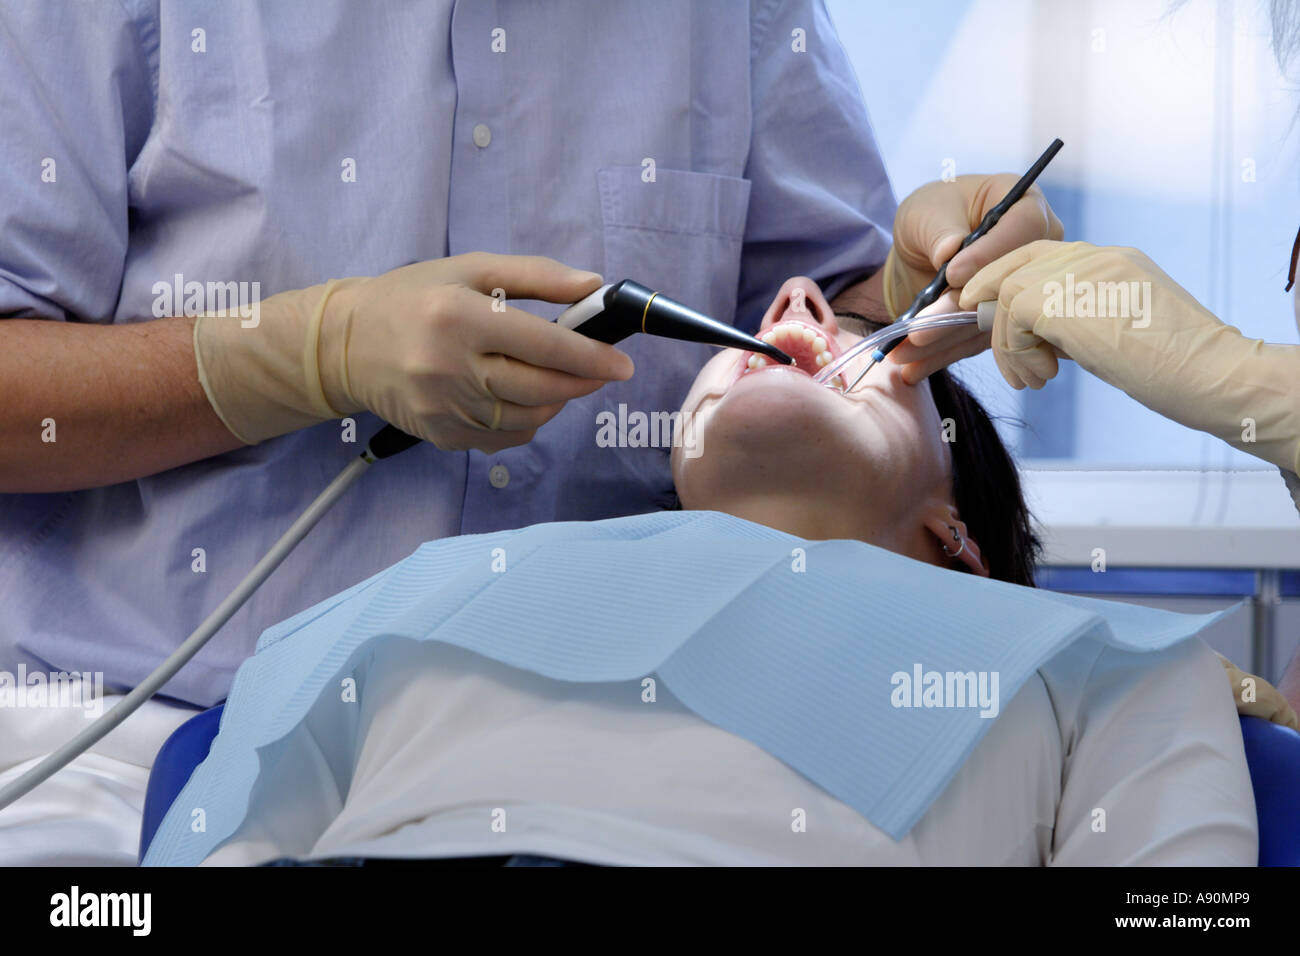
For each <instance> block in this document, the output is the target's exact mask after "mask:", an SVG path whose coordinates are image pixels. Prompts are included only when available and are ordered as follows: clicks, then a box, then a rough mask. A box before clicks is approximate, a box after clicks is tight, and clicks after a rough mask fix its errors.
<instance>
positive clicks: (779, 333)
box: [749, 322, 835, 368]
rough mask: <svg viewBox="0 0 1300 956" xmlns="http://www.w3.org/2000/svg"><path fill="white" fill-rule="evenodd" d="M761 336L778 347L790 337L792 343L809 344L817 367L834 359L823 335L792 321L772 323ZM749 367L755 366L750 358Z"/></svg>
mask: <svg viewBox="0 0 1300 956" xmlns="http://www.w3.org/2000/svg"><path fill="white" fill-rule="evenodd" d="M762 338H763V341H764V342H766V343H767V344H768V345H775V346H777V347H778V348H779V347H780V346H781V343H782V342H785V341H787V340H790V339H793V340H794V341H793V343H792V344H798V343H799V342H803V344H805V345H808V346H811V347H812V352H813V355H814V356H815V358H814V361H816V363H817V366H818V367H819V368H821V367H823V366H826V365H829V364H830V363H831V362H832V361H834V359H835V356H834V355H832V354H831V352H830V349H829V348H828V347H827V346H828V343H827V341H826V338H825V337H824V336H821V335H818V334H817V333H815V332H814V331H813V330H812V329H810V328H807V327H806V326H803V325H799V324H797V323H794V322H786V323H782V324H780V325H774V326H772V328H770V329H768V330H767V331H766V332H764V333H763V336H762ZM749 367H750V368H755V367H757V366H755V364H754V360H753V359H752V358H751V359H750V362H749Z"/></svg>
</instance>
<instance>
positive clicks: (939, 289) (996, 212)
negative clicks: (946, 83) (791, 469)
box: [844, 139, 1065, 392]
mask: <svg viewBox="0 0 1300 956" xmlns="http://www.w3.org/2000/svg"><path fill="white" fill-rule="evenodd" d="M1064 145H1065V144H1064V143H1063V142H1061V141H1060V140H1059V139H1054V140H1052V145H1051V146H1048V147H1047V149H1045V150H1044V151H1043V155H1042V156H1039V157H1038V159H1037V160H1035V161H1034V165H1032V166H1030V167H1029V169H1028V171H1027V172H1026V173H1025V174H1024V175H1023V176H1021V177H1020V180H1019V181H1018V182H1017V183H1016V184H1015V185H1014V186H1012V187H1011V191H1010V192H1008V193H1007V194H1006V195H1005V196H1003V197H1002V201H1001V202H999V203H998V204H997V205H996V206H994V207H993V208H992V209H990V210H989V211H988V212H987V213H985V214H984V218H983V219H981V220H980V224H979V225H978V226H976V227H975V231H974V232H972V233H971V234H970V235H969V236H967V237H966V238H965V239H963V240H962V241H961V245H960V246H958V247H957V252H954V253H953V254H952V256H951V257H950V258H949V259H948V261H947V262H945V263H944V264H943V265H942V266H940V267H939V272H938V274H937V275H936V276H935V277H934V278H933V279H931V280H930V284H929V285H927V286H926V287H925V288H924V289H922V290H921V291H920V292H919V293H918V294H917V296H916V298H915V299H914V300H913V302H912V304H911V305H910V306H908V308H907V310H906V311H905V312H903V314H902V315H900V316H899V317H898V318H897V319H895V320H894V323H893V324H894V325H899V324H902V323H906V322H910V321H911V320H912V319H914V318H916V314H917V313H918V312H920V311H921V310H922V309H924V308H925V307H926V306H929V305H933V304H934V303H935V301H936V300H937V299H938V298H939V296H941V295H943V293H944V291H945V290H946V289H947V288H948V266H949V264H951V262H952V260H953V259H956V258H957V255H958V254H959V253H960V252H961V251H962V250H963V249H965V248H966V247H967V246H969V245H970V244H971V243H973V242H975V241H976V240H978V239H981V238H983V237H984V236H985V235H987V234H988V232H989V230H990V229H992V228H993V227H994V226H996V225H997V224H998V220H1000V219H1001V218H1002V216H1003V214H1004V213H1005V212H1006V211H1007V210H1008V209H1010V208H1011V207H1012V206H1014V205H1015V204H1016V203H1018V202H1019V201H1020V200H1021V199H1023V198H1024V195H1025V193H1027V192H1029V187H1030V186H1032V185H1033V184H1034V180H1035V179H1037V178H1038V176H1039V174H1040V173H1042V171H1043V170H1044V169H1046V168H1047V164H1048V163H1050V162H1051V161H1052V159H1053V158H1054V157H1055V156H1056V154H1057V153H1059V152H1060V151H1061V147H1062V146H1064ZM906 338H907V336H906V335H900V336H899V337H898V338H896V339H892V340H890V341H889V342H887V343H885V344H884V345H882V346H881V347H880V348H879V349H878V350H877V351H876V352H875V353H874V354H873V355H872V359H873V361H872V362H871V363H869V364H868V365H867V368H864V369H863V370H862V371H861V372H860V373H859V374H858V377H857V378H855V379H854V380H853V382H852V384H850V385H849V387H848V388H846V389H844V391H845V392H850V391H852V390H853V387H854V386H855V385H857V384H858V382H859V381H860V380H861V379H862V376H863V375H866V374H867V369H869V368H871V366H872V365H874V364H875V363H876V362H879V361H881V360H882V359H883V358H884V357H885V356H886V355H888V354H889V353H890V352H892V351H893V350H894V349H895V348H896V347H897V346H898V343H899V342H902V341H903V340H904V339H906Z"/></svg>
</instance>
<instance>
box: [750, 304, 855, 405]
mask: <svg viewBox="0 0 1300 956" xmlns="http://www.w3.org/2000/svg"><path fill="white" fill-rule="evenodd" d="M759 338H761V339H762V340H763V341H764V342H766V343H768V344H769V345H775V346H776V347H777V348H779V349H780V350H781V351H782V352H784V353H785V354H786V355H788V356H790V357H791V358H792V359H794V362H795V364H794V365H793V366H790V365H780V364H778V363H776V362H773V361H772V360H770V359H769V358H767V357H766V356H764V355H759V354H758V353H757V352H746V353H745V358H744V360H743V361H744V364H743V365H742V366H741V370H740V374H739V375H737V376H736V380H737V381H739V380H740V379H741V378H743V377H744V376H746V375H752V374H753V373H755V372H761V371H763V370H765V369H780V370H782V371H786V372H800V373H802V374H804V375H807V376H808V377H810V378H811V377H812V376H814V375H816V374H817V373H818V372H820V371H821V370H822V369H823V368H825V367H826V366H827V365H830V364H831V363H832V362H834V361H835V360H836V359H837V358H839V356H840V347H839V345H838V344H837V343H836V341H835V340H834V339H833V338H831V337H830V336H828V335H827V334H826V332H825V330H824V329H821V328H818V327H817V326H816V325H813V324H812V323H809V322H804V321H803V320H801V319H782V320H781V321H780V322H778V323H776V324H775V325H773V326H772V327H771V328H770V329H768V330H767V331H766V332H764V333H763V334H762V335H761V336H759ZM826 384H828V385H834V386H837V387H841V388H842V387H843V385H844V381H843V379H842V378H841V377H840V376H838V375H836V376H835V377H834V378H833V379H831V380H830V381H829V382H828V383H826Z"/></svg>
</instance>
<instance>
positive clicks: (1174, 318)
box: [891, 241, 1300, 471]
mask: <svg viewBox="0 0 1300 956" xmlns="http://www.w3.org/2000/svg"><path fill="white" fill-rule="evenodd" d="M1121 284H1123V285H1121ZM1067 293H1072V294H1071V295H1069V296H1068V298H1069V299H1070V300H1071V301H1069V302H1067V301H1066V299H1067ZM990 299H997V302H998V308H997V315H996V318H995V319H994V325H993V331H992V347H993V352H994V357H995V358H996V359H997V363H998V368H999V369H1001V371H1002V374H1003V376H1004V377H1005V378H1006V380H1007V381H1008V382H1009V383H1011V385H1012V387H1014V388H1023V387H1025V386H1026V385H1027V386H1029V387H1030V388H1041V387H1042V386H1043V384H1044V383H1045V382H1046V381H1047V379H1049V378H1051V377H1052V376H1054V375H1055V374H1056V372H1057V358H1058V357H1064V358H1071V359H1073V360H1074V361H1076V362H1078V363H1079V364H1080V365H1082V366H1083V367H1084V368H1086V369H1087V370H1088V371H1090V372H1092V373H1093V374H1094V375H1096V376H1097V377H1098V378H1101V379H1104V380H1105V381H1107V382H1109V383H1110V384H1112V385H1114V386H1116V387H1117V388H1120V389H1123V390H1124V391H1125V392H1127V393H1128V394H1129V395H1131V396H1132V397H1133V398H1135V399H1137V400H1138V401H1139V402H1141V403H1142V404H1143V405H1145V406H1147V407H1148V408H1150V409H1152V410H1153V411H1156V412H1158V413H1159V414H1161V415H1163V416H1165V417H1166V418H1170V419H1172V420H1174V421H1176V422H1180V423H1181V424H1183V425H1186V426H1188V427H1189V428H1196V429H1199V430H1201V431H1205V432H1209V433H1210V434H1212V435H1215V436H1217V437H1219V438H1222V439H1223V440H1224V441H1226V442H1228V443H1229V444H1231V445H1233V446H1234V447H1236V448H1240V449H1241V450H1242V451H1245V452H1247V453H1248V454H1251V455H1255V456H1256V457H1259V458H1262V459H1264V460H1265V461H1269V462H1272V463H1273V464H1275V465H1277V466H1279V467H1281V468H1285V469H1287V470H1289V471H1296V470H1297V466H1300V461H1298V460H1297V459H1298V457H1300V346H1292V345H1270V344H1267V343H1265V342H1262V341H1259V340H1258V339H1250V338H1246V337H1245V336H1243V335H1242V334H1241V332H1239V331H1238V330H1237V329H1235V328H1233V327H1232V326H1230V325H1226V324H1224V323H1223V322H1221V321H1219V319H1217V318H1216V317H1215V316H1214V315H1212V314H1211V313H1210V312H1208V311H1207V310H1206V309H1205V308H1203V307H1202V306H1201V304H1200V303H1199V302H1197V301H1196V300H1195V299H1194V298H1193V297H1192V296H1191V295H1190V294H1189V293H1188V292H1187V290H1185V289H1184V288H1183V287H1182V286H1180V285H1178V283H1176V282H1174V280H1173V279H1171V278H1170V277H1169V276H1168V275H1166V274H1165V273H1164V272H1163V271H1162V270H1161V269H1160V267H1159V266H1157V265H1156V264H1155V263H1154V262H1152V261H1151V260H1150V259H1148V258H1147V257H1146V256H1145V255H1143V254H1142V253H1141V252H1139V251H1138V250H1136V249H1127V248H1117V247H1112V246H1108V247H1099V246H1093V245H1090V244H1089V243H1086V242H1071V243H1064V242H1048V241H1042V242H1034V243H1030V244H1029V245H1027V246H1023V247H1021V248H1019V249H1016V250H1014V251H1013V252H1010V253H1008V254H1007V255H1005V256H1003V257H1002V258H1001V259H998V260H997V261H996V262H993V263H990V264H989V265H988V266H986V267H984V268H983V269H982V270H980V272H979V273H978V274H977V275H975V276H974V277H973V278H971V280H970V281H969V282H967V283H966V285H965V287H964V288H963V289H962V291H961V297H960V306H961V308H963V309H973V308H975V307H976V306H977V305H978V304H979V303H980V302H984V301H988V300H990ZM1126 302H1127V307H1125V303H1126ZM1116 312H1119V313H1122V314H1120V315H1116V314H1115V313H1116ZM1069 313H1073V314H1069ZM924 335H925V334H924V333H920V332H918V333H917V334H916V336H913V339H916V340H920V339H923V337H924ZM946 347H947V346H946V345H945V343H943V342H942V341H941V340H938V339H937V338H936V339H935V340H933V341H932V342H931V344H930V345H928V346H923V347H918V345H917V344H916V343H915V342H911V343H904V344H903V345H900V346H899V348H897V349H896V350H895V351H894V353H893V354H892V355H891V358H893V359H894V360H895V361H899V362H904V363H914V364H915V365H916V367H915V368H909V369H906V370H905V371H904V377H905V378H907V379H908V380H909V381H916V380H919V379H920V378H924V377H925V375H928V374H929V372H930V371H933V369H929V370H928V371H927V369H928V368H929V365H931V364H933V363H935V362H937V361H941V360H942V358H943V356H941V355H936V354H929V355H927V354H926V352H927V349H929V350H932V351H936V352H942V351H943V349H944V348H946ZM944 364H946V362H944Z"/></svg>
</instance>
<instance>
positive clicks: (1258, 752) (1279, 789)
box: [140, 704, 1300, 866]
mask: <svg viewBox="0 0 1300 956" xmlns="http://www.w3.org/2000/svg"><path fill="white" fill-rule="evenodd" d="M224 706H225V705H224V704H218V705H217V706H216V707H213V708H212V709H211V710H205V711H204V712H203V713H201V714H198V715H197V716H195V717H191V718H190V719H189V720H187V721H186V722H185V723H183V724H181V726H180V727H178V728H176V730H175V731H174V732H173V733H172V735H171V736H170V737H168V738H167V742H166V743H164V744H163V745H162V749H161V750H159V751H158V756H157V757H156V758H155V759H154V764H153V769H152V770H151V771H150V773H149V786H148V788H147V790H146V791H145V798H144V820H143V823H142V825H141V827H140V859H141V860H143V859H144V855H145V853H146V852H147V851H148V849H149V843H150V841H151V840H153V836H154V834H155V833H156V832H157V831H158V827H159V825H160V824H161V823H162V821H163V817H164V816H166V815H167V810H168V809H169V808H170V807H171V805H172V802H173V801H174V800H175V799H176V798H177V796H179V795H180V792H181V790H182V789H184V787H185V784H186V783H187V782H188V781H189V779H190V774H192V773H193V772H194V769H195V768H196V767H197V766H198V765H199V764H200V763H202V762H203V760H204V759H205V758H206V757H207V755H208V749H209V748H210V747H211V746H212V739H213V738H214V737H216V735H217V729H218V728H219V726H220V724H221V711H222V708H223V707H224ZM1241 738H1242V741H1243V743H1244V744H1245V747H1246V763H1247V764H1248V765H1249V767H1250V781H1251V784H1252V785H1253V787H1254V790H1255V810H1256V813H1257V814H1258V817H1259V865H1260V866H1300V733H1296V732H1295V731H1294V730H1292V729H1291V728H1289V727H1283V726H1281V725H1280V724H1273V723H1269V722H1268V721H1266V720H1261V719H1259V718H1258V717H1242V718H1241Z"/></svg>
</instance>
